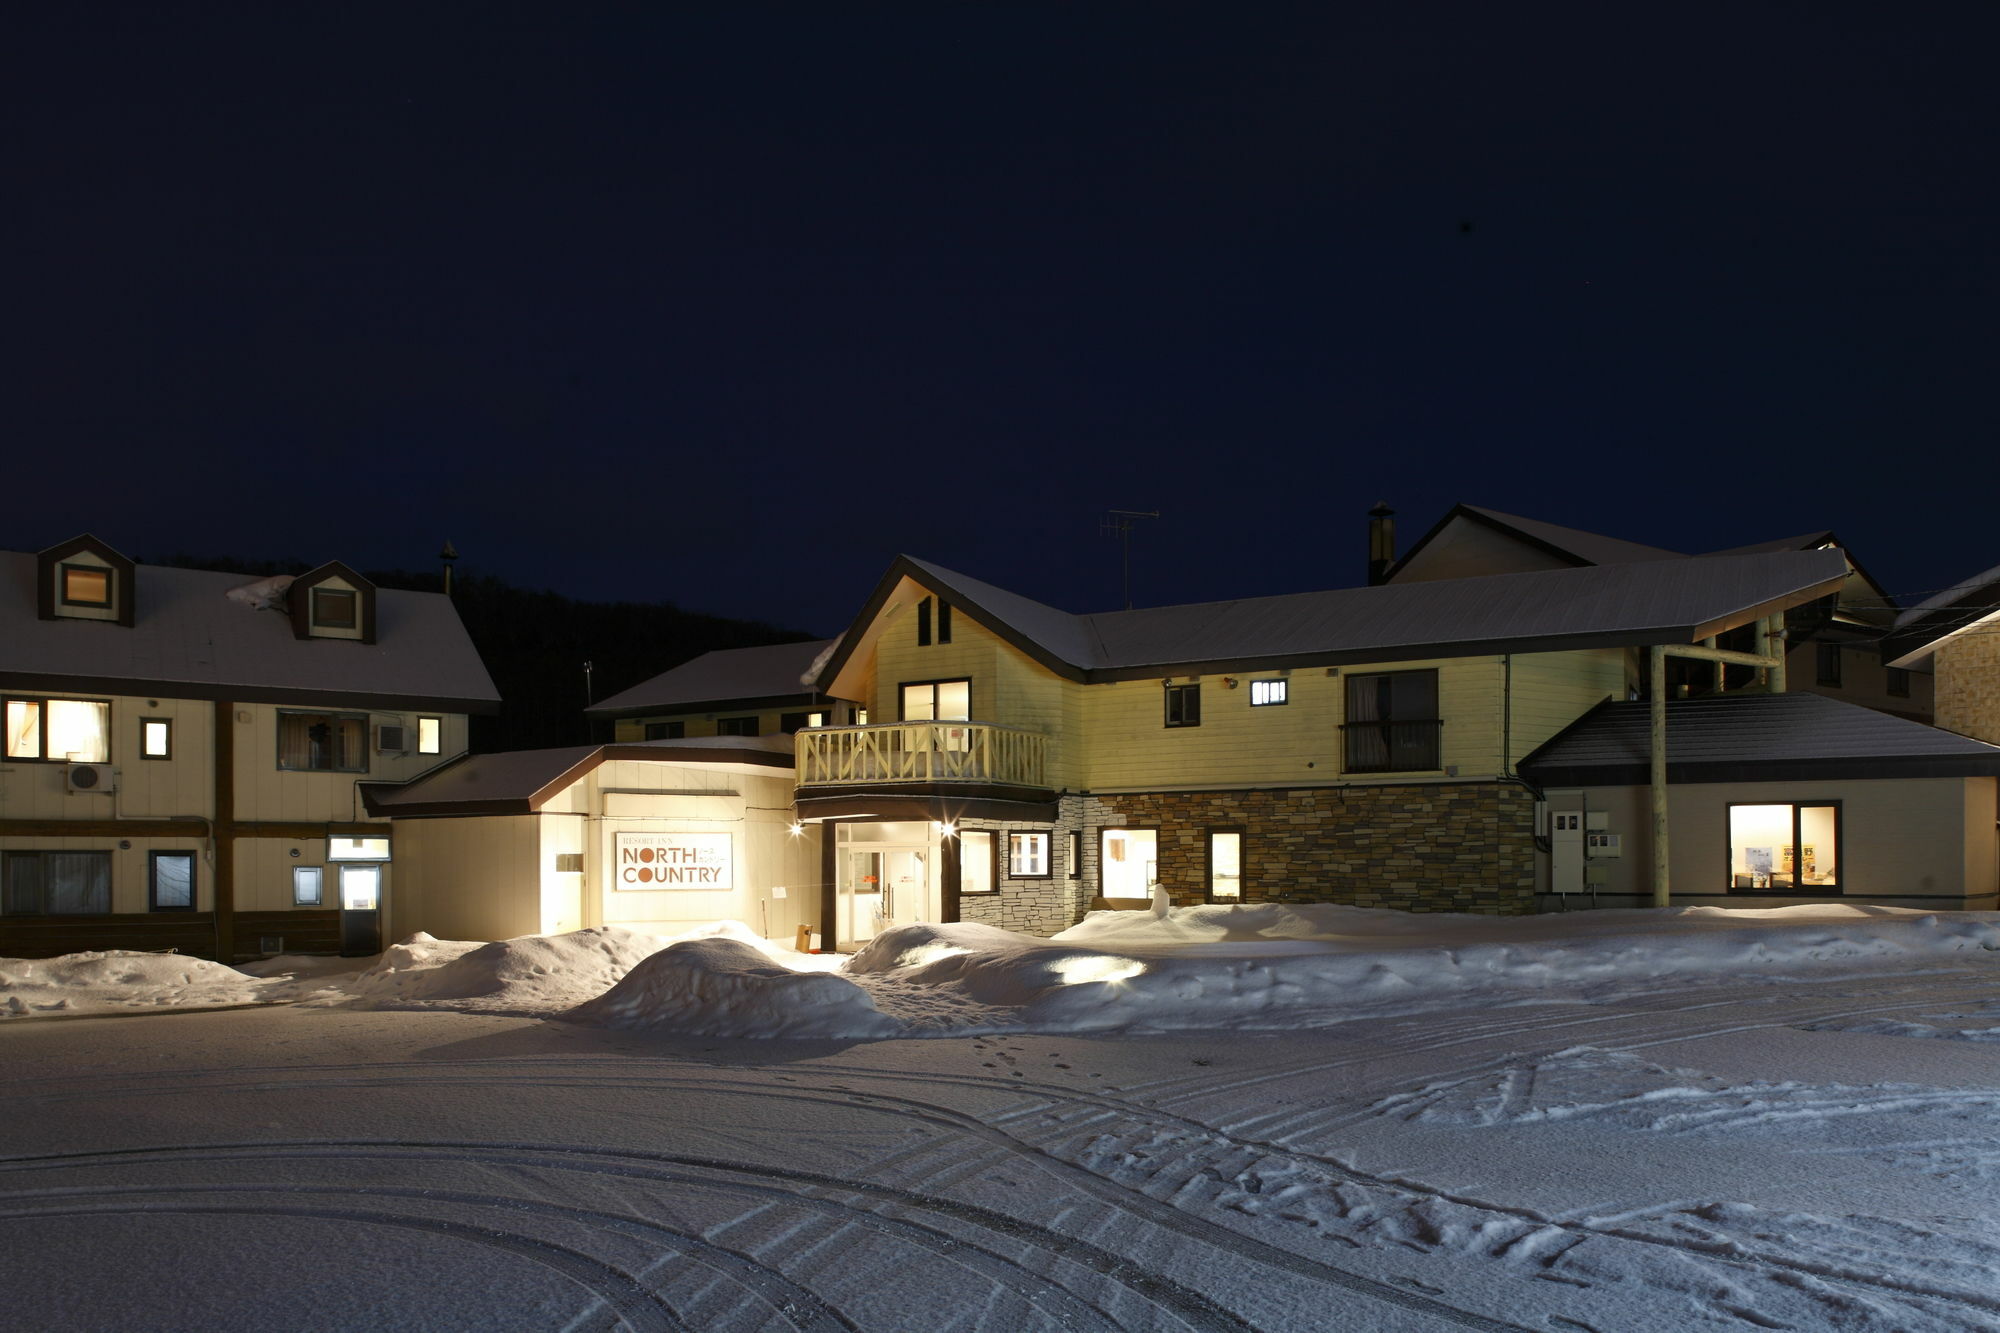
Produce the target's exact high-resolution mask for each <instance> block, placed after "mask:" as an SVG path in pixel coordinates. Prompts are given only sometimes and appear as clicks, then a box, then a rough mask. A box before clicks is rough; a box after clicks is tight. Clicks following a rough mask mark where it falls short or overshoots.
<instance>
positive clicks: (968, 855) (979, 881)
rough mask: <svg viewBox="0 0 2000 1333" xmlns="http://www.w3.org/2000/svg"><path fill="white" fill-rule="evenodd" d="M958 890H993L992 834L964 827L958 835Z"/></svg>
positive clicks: (975, 891)
mask: <svg viewBox="0 0 2000 1333" xmlns="http://www.w3.org/2000/svg"><path fill="white" fill-rule="evenodd" d="M958 845H959V853H958V891H959V892H960V893H991V892H993V835H992V834H991V833H986V832H982V831H980V830H978V829H966V830H964V831H963V832H961V833H960V834H959V835H958Z"/></svg>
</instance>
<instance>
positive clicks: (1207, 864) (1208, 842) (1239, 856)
mask: <svg viewBox="0 0 2000 1333" xmlns="http://www.w3.org/2000/svg"><path fill="white" fill-rule="evenodd" d="M1218 833H1220V834H1231V833H1233V834H1235V835H1236V894H1235V896H1234V897H1223V896H1218V895H1217V894H1216V892H1215V837H1216V835H1217V834H1218ZM1201 841H1202V881H1201V882H1202V897H1203V899H1204V900H1205V901H1207V902H1211V903H1244V902H1248V901H1250V895H1249V893H1248V892H1247V890H1248V888H1249V884H1250V830H1249V829H1247V828H1245V827H1244V826H1243V825H1241V824H1211V825H1209V826H1208V827H1206V828H1204V829H1203V830H1202V840H1201Z"/></svg>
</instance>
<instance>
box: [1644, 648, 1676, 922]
mask: <svg viewBox="0 0 2000 1333" xmlns="http://www.w3.org/2000/svg"><path fill="white" fill-rule="evenodd" d="M1651 658H1652V660H1651V661H1650V662H1649V663H1648V671H1649V675H1650V676H1651V678H1652V690H1651V694H1652V701H1651V707H1652V715H1653V728H1652V730H1653V739H1652V755H1651V759H1652V764H1651V769H1652V772H1651V778H1652V789H1653V792H1652V794H1653V906H1655V907H1669V906H1672V898H1671V895H1670V893H1669V890H1668V870H1669V861H1670V858H1669V857H1668V855H1667V649H1666V645H1664V644H1657V643H1656V644H1654V645H1653V647H1652V650H1651Z"/></svg>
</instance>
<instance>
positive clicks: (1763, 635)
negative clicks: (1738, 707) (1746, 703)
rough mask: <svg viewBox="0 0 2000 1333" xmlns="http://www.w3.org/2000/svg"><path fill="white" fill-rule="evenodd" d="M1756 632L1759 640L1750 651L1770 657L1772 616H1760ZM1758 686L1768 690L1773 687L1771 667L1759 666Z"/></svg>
mask: <svg viewBox="0 0 2000 1333" xmlns="http://www.w3.org/2000/svg"><path fill="white" fill-rule="evenodd" d="M1754 632H1755V635H1756V640H1757V641H1756V644H1755V646H1754V647H1752V648H1751V649H1750V651H1751V652H1753V653H1755V654H1757V656H1759V657H1769V656H1770V655H1771V619H1770V617H1769V616H1758V617H1757V628H1756V630H1755V631H1754ZM1757 688H1758V689H1760V690H1768V689H1770V688H1771V668H1769V667H1758V668H1757Z"/></svg>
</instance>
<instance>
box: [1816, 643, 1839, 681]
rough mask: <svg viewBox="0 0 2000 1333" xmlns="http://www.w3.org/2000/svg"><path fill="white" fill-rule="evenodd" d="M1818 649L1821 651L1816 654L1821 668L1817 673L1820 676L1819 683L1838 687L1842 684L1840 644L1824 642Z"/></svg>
mask: <svg viewBox="0 0 2000 1333" xmlns="http://www.w3.org/2000/svg"><path fill="white" fill-rule="evenodd" d="M1818 649H1819V651H1818V653H1817V654H1816V655H1815V656H1816V661H1815V664H1816V665H1817V666H1818V668H1819V670H1818V671H1817V672H1816V673H1815V674H1816V675H1817V676H1818V677H1819V681H1818V683H1819V684H1821V685H1832V686H1835V687H1838V686H1839V684H1840V645H1839V644H1837V643H1822V644H1819V645H1818Z"/></svg>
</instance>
